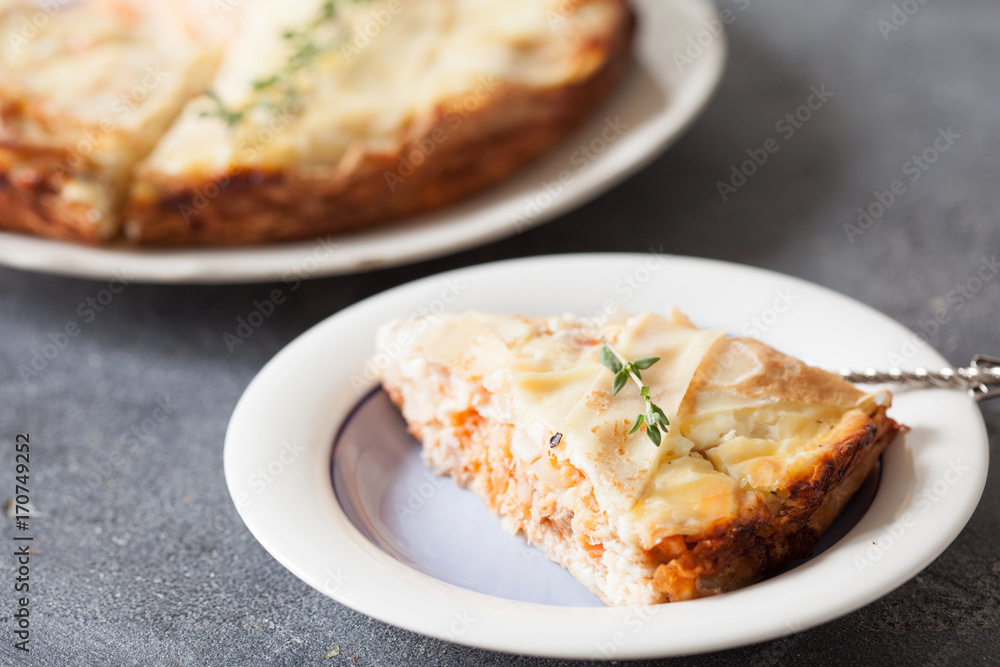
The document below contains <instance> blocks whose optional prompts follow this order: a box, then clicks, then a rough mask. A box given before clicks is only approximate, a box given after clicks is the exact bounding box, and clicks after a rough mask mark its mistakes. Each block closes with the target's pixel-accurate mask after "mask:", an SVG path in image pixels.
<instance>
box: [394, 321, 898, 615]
mask: <svg viewBox="0 0 1000 667" xmlns="http://www.w3.org/2000/svg"><path fill="white" fill-rule="evenodd" d="M602 341H607V342H608V343H611V345H612V346H613V348H614V349H615V350H618V351H620V353H621V354H623V355H624V356H625V357H626V358H627V359H628V360H633V359H637V358H641V357H659V361H657V362H655V363H654V364H653V365H652V366H650V367H649V368H647V369H646V370H642V371H641V374H642V382H643V383H644V384H646V385H648V386H649V387H650V392H649V393H650V398H651V399H652V402H653V403H654V404H655V405H656V406H658V407H659V408H660V409H661V410H662V411H663V413H664V415H665V416H666V417H667V418H668V419H669V422H670V425H669V427H668V428H666V429H665V430H666V432H665V433H663V435H662V441H661V443H660V445H659V446H656V445H654V444H653V442H651V440H650V437H649V434H648V433H647V429H648V425H647V424H642V425H640V427H639V428H638V429H635V430H634V431H633V427H634V425H635V422H636V419H637V416H638V415H640V414H643V413H644V412H645V411H646V404H645V399H644V398H643V397H642V396H641V395H640V391H639V387H638V386H637V385H635V384H632V383H629V384H628V385H626V386H625V387H624V388H622V389H621V390H620V392H619V393H618V394H617V395H614V396H613V395H612V383H613V373H612V372H611V371H610V370H609V369H608V368H606V367H605V366H604V365H602V363H601V360H600V350H601V349H602V347H604V342H602ZM396 346H399V349H401V350H402V352H401V353H400V354H399V355H396V358H395V359H394V361H393V362H392V363H391V364H390V365H389V366H388V367H387V368H386V369H385V370H384V372H383V380H382V383H383V386H384V388H385V389H386V391H387V392H388V394H389V396H390V397H391V398H392V400H393V402H394V403H395V404H396V405H397V406H399V407H400V409H401V411H402V414H403V416H404V418H405V419H406V422H407V425H408V427H409V429H410V431H411V432H412V433H413V434H414V435H415V436H416V437H417V438H419V439H420V440H421V441H422V442H423V458H424V460H425V462H426V463H427V465H429V466H430V467H431V468H432V469H433V471H434V472H436V473H438V474H442V475H450V476H452V477H453V478H454V479H455V481H456V482H457V483H458V484H460V485H461V486H464V487H467V488H469V489H470V490H471V491H473V492H474V493H475V494H476V495H478V496H479V497H480V498H481V499H482V500H483V502H485V503H486V505H487V506H488V507H489V508H490V509H491V510H493V511H494V512H495V513H496V514H497V515H498V516H499V517H500V521H501V522H502V524H503V525H504V527H505V528H507V529H508V530H509V531H510V532H511V533H517V532H521V533H523V534H524V535H525V536H526V537H527V539H528V540H529V541H530V542H531V543H533V544H535V545H536V546H538V547H539V548H540V549H541V550H542V551H543V552H544V553H545V554H546V555H548V556H549V558H551V559H552V560H554V561H556V562H557V563H559V564H561V565H562V566H563V567H565V568H566V569H568V570H569V571H570V572H571V573H572V574H573V575H574V576H575V577H576V578H577V579H578V580H579V581H581V582H582V583H583V584H584V585H586V586H587V587H588V588H589V589H590V590H591V591H593V592H594V593H595V594H596V595H598V596H599V597H600V598H601V599H602V600H604V601H605V602H607V603H608V604H613V605H625V604H652V603H659V602H672V601H678V600H687V599H691V598H697V597H703V596H708V595H714V594H717V593H721V592H724V591H728V590H732V589H735V588H738V587H741V586H745V585H747V584H750V583H753V582H754V581H757V580H759V579H760V578H762V577H764V576H766V575H767V574H769V573H771V572H774V571H776V570H779V569H781V568H782V567H784V566H786V565H788V564H789V563H791V562H792V561H794V560H795V559H797V558H800V557H803V556H807V555H808V554H809V553H810V550H811V549H812V547H813V545H814V544H815V542H816V540H817V539H818V538H819V536H820V535H821V534H822V533H823V532H824V531H825V530H826V529H827V527H828V526H829V525H830V523H831V522H832V521H833V519H834V518H836V516H837V515H838V514H839V513H840V511H841V510H842V508H843V507H844V505H845V504H846V503H847V501H848V500H849V499H850V498H851V496H852V495H853V494H854V492H855V491H856V490H857V489H858V487H859V486H860V485H861V483H862V481H864V479H865V478H866V477H867V475H868V474H869V472H870V471H871V469H872V468H873V466H874V465H875V463H876V461H877V460H878V457H879V455H880V454H881V453H882V451H883V449H884V448H885V447H886V446H887V445H888V444H889V442H890V441H891V440H892V438H893V436H894V434H895V433H896V431H897V430H898V429H899V426H898V424H896V422H894V421H893V420H892V419H891V418H889V417H888V416H887V415H886V410H887V408H888V407H889V405H890V400H891V397H890V396H889V394H888V392H880V393H878V394H865V393H863V392H861V391H859V390H858V389H856V388H855V387H854V386H852V385H851V384H849V383H847V382H846V381H844V380H843V379H841V378H840V377H839V376H837V375H834V374H832V373H829V372H826V371H823V370H820V369H817V368H813V367H811V366H808V365H806V364H804V363H802V362H801V361H798V360H796V359H794V358H792V357H789V356H786V355H784V354H782V353H780V352H777V351H775V350H774V349H772V348H770V347H768V346H766V345H764V344H763V343H760V342H759V341H756V340H753V339H747V338H727V337H726V336H725V335H724V332H723V331H711V330H699V329H697V328H695V327H694V326H692V325H691V324H690V322H689V321H688V320H687V319H686V318H685V317H684V316H683V315H680V314H677V313H675V314H674V315H672V316H671V317H670V318H669V319H667V318H663V317H660V316H657V315H653V314H650V313H642V314H640V315H637V316H634V317H622V318H619V319H616V320H614V321H609V322H605V323H603V324H602V325H600V326H598V325H595V324H594V323H593V322H592V321H589V320H585V319H580V318H576V317H573V316H568V315H567V316H562V317H550V318H533V317H518V316H502V315H489V314H482V313H475V312H470V313H465V314H463V315H446V316H443V317H439V318H435V319H433V320H427V319H419V318H417V319H410V320H405V321H397V322H394V323H390V324H388V325H386V326H384V327H383V328H382V329H381V330H380V331H379V334H378V347H379V348H380V349H382V348H386V349H388V348H395V347H396ZM630 431H632V432H631V433H630Z"/></svg>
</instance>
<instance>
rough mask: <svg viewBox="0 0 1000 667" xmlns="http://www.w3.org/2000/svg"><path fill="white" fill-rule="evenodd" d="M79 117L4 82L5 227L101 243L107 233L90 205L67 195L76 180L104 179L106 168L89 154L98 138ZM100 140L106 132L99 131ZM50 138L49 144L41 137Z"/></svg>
mask: <svg viewBox="0 0 1000 667" xmlns="http://www.w3.org/2000/svg"><path fill="white" fill-rule="evenodd" d="M83 129H84V128H80V127H79V126H78V124H77V123H76V121H74V120H73V119H72V118H69V117H67V116H63V115H60V114H54V113H50V112H49V111H48V110H47V109H46V108H45V105H44V104H43V103H42V102H40V101H38V100H32V99H30V98H29V97H27V96H25V95H23V94H22V93H20V92H18V91H13V90H10V89H7V88H4V87H3V86H0V230H8V231H14V232H24V233H27V234H33V235H36V236H45V237H48V238H54V239H65V240H68V241H76V242H80V243H90V244H95V243H98V242H100V241H102V240H105V238H104V237H103V236H102V233H101V232H102V228H104V229H106V226H105V225H100V224H97V223H95V222H94V221H93V220H92V219H91V218H89V217H88V216H89V215H92V213H91V208H90V206H88V205H86V204H84V203H81V202H78V201H73V200H70V199H67V198H65V197H63V196H62V195H61V192H62V189H63V187H64V186H65V185H67V184H68V183H69V182H71V181H82V182H89V181H95V182H96V181H99V180H100V179H101V176H100V173H101V170H100V169H99V168H98V167H97V166H96V165H95V164H94V163H93V162H92V161H91V160H89V159H88V158H87V156H86V155H84V152H85V151H86V149H87V148H93V147H94V144H93V143H86V144H82V143H81V144H79V145H80V147H81V148H80V149H79V150H77V148H76V146H77V142H79V141H81V137H82V136H85V135H84V133H83V132H82V130H83ZM92 134H93V135H94V136H97V137H98V141H107V140H108V137H106V136H105V134H106V133H101V132H94V133H92ZM37 137H45V143H39V142H38V141H37V140H36V139H35V138H37Z"/></svg>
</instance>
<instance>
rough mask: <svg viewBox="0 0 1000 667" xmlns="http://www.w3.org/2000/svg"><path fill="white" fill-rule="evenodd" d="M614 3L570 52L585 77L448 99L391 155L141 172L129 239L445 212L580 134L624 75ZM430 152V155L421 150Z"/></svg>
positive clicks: (289, 230)
mask: <svg viewBox="0 0 1000 667" xmlns="http://www.w3.org/2000/svg"><path fill="white" fill-rule="evenodd" d="M591 1H593V0H587V1H586V2H582V3H574V5H573V8H574V9H573V11H576V10H577V9H578V8H579V7H580V6H581V5H586V4H588V2H591ZM600 1H601V2H602V3H608V2H609V0H600ZM610 3H611V4H613V5H614V8H615V11H614V12H613V14H612V19H611V20H610V21H608V24H607V25H606V26H605V31H604V32H603V34H600V35H599V36H597V37H596V38H593V39H588V40H586V41H584V42H582V43H581V44H580V45H579V48H578V50H577V52H576V53H574V54H571V56H570V58H571V60H572V62H574V63H577V64H576V65H575V66H574V69H576V70H578V71H579V72H582V74H581V75H580V76H579V77H578V78H576V79H575V80H573V81H571V82H568V83H567V84H565V85H558V86H533V85H527V84H524V83H519V82H498V85H496V86H495V87H493V90H491V91H490V92H489V94H488V96H487V97H486V98H485V99H484V100H480V101H478V102H477V106H476V108H475V109H472V110H470V109H469V107H468V99H469V96H468V94H467V93H463V94H460V95H455V96H453V97H452V98H450V99H442V100H440V101H439V102H438V103H437V104H436V106H435V108H434V109H433V110H432V111H431V112H430V113H428V114H426V115H424V116H423V117H421V118H420V119H419V120H418V121H417V122H415V123H413V124H410V125H408V126H406V127H402V128H400V129H399V131H398V134H397V136H396V139H395V140H394V141H392V142H391V143H392V144H393V149H392V150H390V151H380V150H377V149H371V148H361V149H359V150H357V151H353V152H351V153H349V154H348V155H347V156H345V158H344V159H342V160H341V161H340V162H339V163H338V164H331V165H329V168H327V169H325V170H323V169H319V170H318V169H316V165H310V166H309V168H308V169H303V168H300V167H299V166H297V165H294V164H290V165H282V166H279V167H277V168H275V167H272V166H267V165H263V164H261V165H258V166H253V167H247V166H246V165H238V166H233V167H230V168H228V169H226V170H224V171H222V172H215V173H203V172H196V173H195V174H194V175H193V176H188V175H178V174H163V173H158V172H157V171H156V169H155V166H146V167H141V168H140V170H139V175H138V178H137V182H136V184H135V185H134V187H133V188H132V194H131V198H130V200H129V202H128V205H127V207H126V210H125V219H126V235H127V238H128V239H129V240H130V241H132V242H135V243H138V244H150V245H157V244H159V245H182V244H185V245H191V244H218V245H240V244H255V243H267V242H273V241H288V240H293V239H302V238H308V237H315V236H318V235H324V234H331V233H337V232H344V231H349V230H354V229H360V228H364V227H368V226H371V225H376V224H382V223H385V222H388V221H392V220H397V219H399V218H402V217H405V216H409V215H412V214H416V213H420V212H424V211H428V210H431V209H435V208H439V207H441V206H444V205H446V204H449V203H451V202H453V201H455V200H458V199H460V198H462V197H465V196H466V195H468V194H470V193H473V192H476V191H478V190H481V189H483V188H485V187H487V186H489V185H491V184H494V183H496V182H498V181H500V180H502V179H504V178H506V177H507V176H508V175H510V174H511V173H512V172H514V171H515V170H517V169H519V168H520V167H522V166H524V165H525V164H527V163H529V162H531V161H532V160H534V159H535V158H537V157H538V156H539V155H541V154H543V153H545V152H546V151H547V150H549V149H550V148H551V147H552V146H553V145H554V144H555V143H557V142H558V141H559V140H560V139H562V138H563V137H565V136H566V135H567V134H568V133H569V132H571V131H572V130H573V129H574V128H576V127H577V126H578V125H579V124H580V122H581V121H582V120H583V119H584V118H585V117H586V116H587V115H588V114H589V113H590V112H591V110H592V109H593V108H594V107H595V106H596V105H597V103H598V102H599V101H600V100H601V99H603V98H604V97H605V96H606V94H607V93H608V91H609V90H610V88H611V87H612V86H613V85H614V84H615V83H616V82H617V80H618V79H619V78H620V76H621V73H622V71H623V69H624V67H625V65H626V63H627V60H628V57H629V47H630V44H631V39H632V33H633V30H634V23H635V18H634V15H633V14H632V12H631V10H630V9H629V7H628V5H627V3H626V2H625V0H610ZM442 137H445V138H444V139H442ZM428 145H430V146H433V147H434V150H433V152H430V153H429V154H428V153H427V151H424V150H423V149H421V146H428ZM414 154H419V155H420V156H421V159H422V160H423V162H422V163H421V164H419V165H417V166H414V167H413V170H412V174H407V175H406V177H405V178H399V177H398V176H399V174H398V173H397V172H398V170H399V165H400V164H401V160H403V159H404V158H406V157H407V156H410V155H414ZM414 162H416V160H414ZM317 171H319V172H320V173H319V174H317ZM206 193H207V196H206Z"/></svg>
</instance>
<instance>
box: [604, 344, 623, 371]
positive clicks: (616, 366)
mask: <svg viewBox="0 0 1000 667" xmlns="http://www.w3.org/2000/svg"><path fill="white" fill-rule="evenodd" d="M601 363H602V364H604V365H605V366H607V367H608V369H609V370H610V371H611V372H612V373H618V372H620V371H621V370H622V364H621V362H620V361H618V359H617V358H616V357H615V354H614V352H612V351H611V350H609V349H608V348H607V346H604V347H602V348H601Z"/></svg>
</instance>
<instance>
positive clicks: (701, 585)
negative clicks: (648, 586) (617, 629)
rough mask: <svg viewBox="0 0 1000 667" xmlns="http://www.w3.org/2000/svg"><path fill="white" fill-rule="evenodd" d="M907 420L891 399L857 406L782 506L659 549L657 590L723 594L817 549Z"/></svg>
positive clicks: (759, 509)
mask: <svg viewBox="0 0 1000 667" xmlns="http://www.w3.org/2000/svg"><path fill="white" fill-rule="evenodd" d="M900 428H901V427H900V425H899V424H897V423H896V422H895V421H893V420H892V419H891V418H889V417H888V416H887V415H886V408H885V407H879V408H877V410H876V411H875V413H874V414H873V415H871V416H870V417H868V416H865V415H863V414H860V413H854V414H853V415H850V414H849V415H848V416H847V417H845V419H844V420H843V421H842V422H841V423H840V424H839V425H838V427H837V428H836V430H835V433H834V434H833V436H832V438H831V440H830V441H827V442H826V443H824V447H825V449H826V450H827V453H826V454H824V456H822V457H821V458H820V459H819V460H817V461H816V463H815V464H813V466H812V467H811V468H809V469H808V470H806V471H805V472H804V473H803V474H802V475H800V476H799V477H797V478H795V479H792V480H790V482H789V484H788V485H787V487H786V488H785V489H784V490H783V491H782V492H781V497H780V498H778V499H776V500H777V501H779V502H777V503H775V505H776V506H779V507H780V510H779V511H778V513H777V514H774V515H772V512H771V510H769V509H768V508H767V507H766V506H765V505H764V504H763V502H762V503H760V504H758V505H757V506H753V507H747V508H744V509H743V510H742V511H741V513H740V515H739V516H738V517H736V518H734V519H732V520H728V521H726V522H725V523H723V524H720V525H718V526H715V527H713V528H712V529H709V530H708V531H706V532H705V533H703V534H701V535H692V536H684V537H683V538H681V537H679V536H675V537H672V538H668V539H667V540H664V541H663V542H662V543H660V545H658V547H657V548H656V549H654V552H653V554H652V555H653V557H654V558H655V559H656V560H658V561H660V563H661V564H660V565H659V566H658V567H657V569H656V574H655V576H654V586H655V588H656V590H657V591H658V592H660V593H662V594H663V595H664V596H665V598H666V600H667V601H677V600H687V599H691V598H698V597H705V596H709V595H715V594H718V593H722V592H725V591H729V590H733V589H736V588H740V587H743V586H746V585H748V584H751V583H754V582H755V581H758V580H760V579H761V578H763V577H765V576H767V575H768V574H772V573H774V572H777V571H780V570H781V569H783V568H784V567H786V566H788V565H789V564H791V563H792V562H794V561H795V560H797V559H799V558H805V557H807V556H809V555H810V554H811V552H812V548H813V546H814V545H815V544H816V541H817V540H818V539H819V537H820V536H821V535H822V534H823V532H824V531H825V530H826V529H827V528H828V527H829V525H830V524H831V523H832V522H833V520H834V519H835V518H836V517H837V516H838V515H839V514H840V512H841V510H843V508H844V506H845V505H846V504H847V502H848V501H849V500H850V499H851V497H852V496H853V495H854V493H855V492H856V491H857V490H858V488H859V487H860V486H861V484H862V482H864V480H865V479H866V478H867V477H868V474H869V473H870V472H871V470H872V468H874V466H875V464H876V462H877V461H878V459H879V457H880V456H881V454H882V452H883V450H884V449H885V448H886V447H887V446H888V444H889V443H890V442H891V441H892V439H893V437H894V436H895V435H896V433H897V432H898V431H899V430H900Z"/></svg>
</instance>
